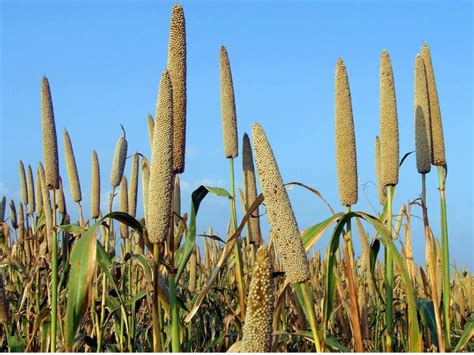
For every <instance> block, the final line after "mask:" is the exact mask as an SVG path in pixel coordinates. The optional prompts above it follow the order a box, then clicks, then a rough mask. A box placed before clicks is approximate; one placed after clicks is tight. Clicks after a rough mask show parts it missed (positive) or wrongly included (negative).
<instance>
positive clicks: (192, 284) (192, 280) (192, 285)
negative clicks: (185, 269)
mask: <svg viewBox="0 0 474 355" xmlns="http://www.w3.org/2000/svg"><path fill="white" fill-rule="evenodd" d="M196 276H197V259H196V252H195V251H193V253H192V254H191V256H190V257H189V285H188V290H189V292H191V293H194V291H196Z"/></svg>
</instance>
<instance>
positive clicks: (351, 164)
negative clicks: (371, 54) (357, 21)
mask: <svg viewBox="0 0 474 355" xmlns="http://www.w3.org/2000/svg"><path fill="white" fill-rule="evenodd" d="M335 103H336V105H335V116H336V165H337V181H338V187H339V200H340V201H341V204H342V205H344V206H351V205H354V204H356V203H357V198H358V186H357V154H356V144H355V134H354V120H353V117H352V103H351V90H350V87H349V79H348V77H347V71H346V66H345V65H344V63H343V61H342V59H341V58H339V59H338V61H337V64H336V84H335Z"/></svg>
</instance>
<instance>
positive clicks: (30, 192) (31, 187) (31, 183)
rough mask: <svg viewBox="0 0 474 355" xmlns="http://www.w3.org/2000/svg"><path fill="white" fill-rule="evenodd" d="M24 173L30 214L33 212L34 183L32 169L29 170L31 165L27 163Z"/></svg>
mask: <svg viewBox="0 0 474 355" xmlns="http://www.w3.org/2000/svg"><path fill="white" fill-rule="evenodd" d="M26 175H27V180H26V187H27V191H28V213H30V214H32V213H34V212H35V183H34V180H33V170H31V165H29V164H28V170H27V174H26Z"/></svg>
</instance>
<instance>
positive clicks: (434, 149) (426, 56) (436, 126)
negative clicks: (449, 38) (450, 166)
mask: <svg viewBox="0 0 474 355" xmlns="http://www.w3.org/2000/svg"><path fill="white" fill-rule="evenodd" d="M421 57H422V58H423V63H424V64H425V72H426V82H427V86H428V102H429V105H430V120H431V139H432V143H431V155H432V156H431V162H432V163H433V165H445V164H446V152H445V148H444V135H443V124H442V121H441V110H440V108H439V100H438V90H437V89H436V81H435V75H434V70H433V63H432V62H431V54H430V48H429V47H428V44H427V43H425V44H424V45H423V47H422V48H421Z"/></svg>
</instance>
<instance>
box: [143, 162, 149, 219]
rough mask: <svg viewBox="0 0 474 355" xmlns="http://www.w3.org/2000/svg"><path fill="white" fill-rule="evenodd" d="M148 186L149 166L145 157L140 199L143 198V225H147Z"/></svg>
mask: <svg viewBox="0 0 474 355" xmlns="http://www.w3.org/2000/svg"><path fill="white" fill-rule="evenodd" d="M149 187H150V168H149V167H148V162H147V160H146V159H143V161H142V200H143V218H144V219H145V225H148V224H147V223H148V222H147V221H148V195H149Z"/></svg>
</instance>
